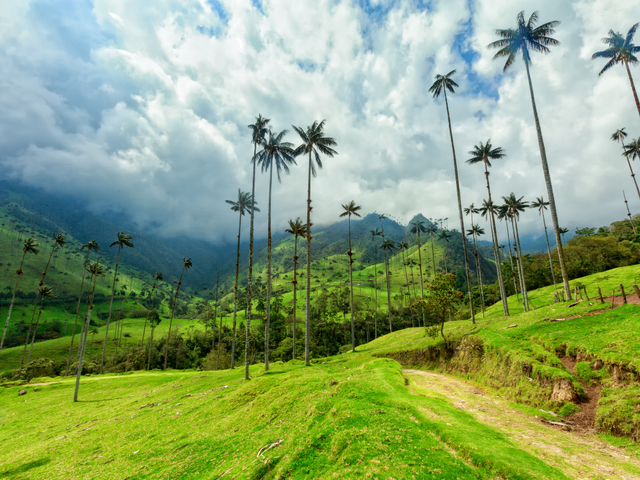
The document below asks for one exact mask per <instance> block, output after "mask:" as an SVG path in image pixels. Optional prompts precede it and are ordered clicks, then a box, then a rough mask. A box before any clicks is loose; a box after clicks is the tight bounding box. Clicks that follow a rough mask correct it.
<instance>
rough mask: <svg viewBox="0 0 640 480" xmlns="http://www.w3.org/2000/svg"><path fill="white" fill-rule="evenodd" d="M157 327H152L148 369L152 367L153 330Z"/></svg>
mask: <svg viewBox="0 0 640 480" xmlns="http://www.w3.org/2000/svg"><path fill="white" fill-rule="evenodd" d="M154 330H155V328H151V337H150V338H149V358H148V359H147V370H150V369H151V351H152V349H153V331H154Z"/></svg>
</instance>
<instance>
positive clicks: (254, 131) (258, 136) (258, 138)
mask: <svg viewBox="0 0 640 480" xmlns="http://www.w3.org/2000/svg"><path fill="white" fill-rule="evenodd" d="M269 121H270V120H269V119H268V118H264V117H263V116H262V115H258V116H257V117H256V121H255V123H253V124H251V125H249V129H250V130H251V142H252V143H253V156H252V157H251V163H252V164H253V176H252V178H251V198H252V199H254V200H255V198H256V161H255V158H256V153H257V149H258V145H262V144H263V143H264V141H265V136H266V135H267V131H268V130H267V124H268V123H269ZM253 218H254V210H253V209H252V210H251V224H250V226H249V273H248V275H247V321H246V325H245V329H246V331H245V346H244V378H245V380H249V357H248V352H249V341H250V338H249V337H250V335H249V334H250V331H251V298H252V293H253V292H252V283H251V281H252V276H253ZM221 321H222V320H221ZM218 352H220V349H219V348H218ZM216 370H217V367H216Z"/></svg>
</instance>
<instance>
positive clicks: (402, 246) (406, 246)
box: [398, 241, 409, 250]
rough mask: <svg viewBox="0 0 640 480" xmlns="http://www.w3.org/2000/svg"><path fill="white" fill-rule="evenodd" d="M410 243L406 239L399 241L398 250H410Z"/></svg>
mask: <svg viewBox="0 0 640 480" xmlns="http://www.w3.org/2000/svg"><path fill="white" fill-rule="evenodd" d="M408 249H409V244H408V243H407V242H405V241H402V242H398V250H408Z"/></svg>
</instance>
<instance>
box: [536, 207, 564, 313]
mask: <svg viewBox="0 0 640 480" xmlns="http://www.w3.org/2000/svg"><path fill="white" fill-rule="evenodd" d="M541 212H542V224H543V225H544V237H545V238H546V240H547V253H548V254H549V268H551V279H552V280H553V288H554V289H555V291H556V298H557V299H558V301H560V295H559V294H558V286H557V285H556V274H555V273H554V271H553V260H552V259H551V247H550V246H549V235H548V234H547V221H546V220H545V218H544V210H541Z"/></svg>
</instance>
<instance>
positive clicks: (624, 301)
mask: <svg viewBox="0 0 640 480" xmlns="http://www.w3.org/2000/svg"><path fill="white" fill-rule="evenodd" d="M620 291H621V292H622V303H627V296H626V295H625V294H624V287H623V286H622V284H620Z"/></svg>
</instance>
